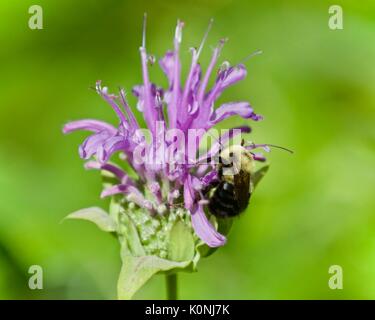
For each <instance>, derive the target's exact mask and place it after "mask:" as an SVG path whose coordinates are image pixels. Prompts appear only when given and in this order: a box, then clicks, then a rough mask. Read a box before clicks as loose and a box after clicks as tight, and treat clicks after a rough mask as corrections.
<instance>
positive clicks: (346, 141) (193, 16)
mask: <svg viewBox="0 0 375 320" xmlns="http://www.w3.org/2000/svg"><path fill="white" fill-rule="evenodd" d="M32 4H39V5H41V6H42V7H43V10H44V29H43V30H30V29H29V28H28V19H29V17H30V15H29V14H28V8H29V6H30V5H32ZM332 4H339V5H341V6H342V7H343V10H344V29H343V30H336V31H334V30H330V29H329V28H328V18H329V14H328V8H329V6H330V5H332ZM145 11H147V12H148V16H149V19H148V31H147V46H148V50H149V51H150V52H152V53H154V54H155V55H156V56H157V57H161V55H162V54H163V53H164V52H165V51H166V50H167V49H168V48H171V45H172V38H173V34H174V28H175V23H176V20H177V18H180V19H182V20H183V21H185V23H186V27H185V29H184V35H183V47H182V60H183V62H184V74H186V69H187V67H188V65H189V63H190V55H189V52H188V48H189V47H191V46H197V45H198V44H199V42H200V40H201V37H202V35H203V33H204V31H205V29H206V26H207V23H208V21H209V19H210V18H211V17H213V18H214V19H215V23H214V27H213V29H212V31H211V33H210V35H209V39H208V43H207V45H206V48H205V50H204V52H203V55H202V59H201V61H202V64H203V65H206V63H207V61H208V59H209V56H210V54H211V48H210V47H211V46H214V45H215V44H216V43H217V40H218V39H219V38H222V37H228V38H229V41H228V43H227V44H226V45H225V47H224V50H223V53H222V55H221V60H220V61H224V60H229V61H231V62H232V63H236V62H238V61H240V60H241V59H242V58H244V57H245V56H246V55H248V54H249V53H251V52H253V51H254V50H256V49H262V50H263V51H264V53H263V55H261V56H258V57H256V58H253V59H251V60H250V61H248V62H247V63H246V64H247V67H248V77H247V78H246V80H245V81H243V82H241V83H239V84H237V85H236V86H235V87H232V88H230V89H229V90H227V92H226V93H225V95H223V97H222V98H221V100H222V101H231V100H236V99H237V100H238V99H246V100H249V101H250V102H251V103H252V105H253V106H254V108H255V110H256V111H257V112H258V113H260V114H262V115H264V117H265V120H264V121H263V122H259V123H255V124H253V123H252V125H253V128H254V131H253V134H252V135H251V136H250V137H251V139H253V140H255V141H257V142H268V143H274V144H279V145H283V146H286V147H290V148H292V149H294V150H295V154H294V155H292V156H290V155H289V154H287V153H284V152H280V151H279V150H274V151H272V153H271V154H270V155H269V160H270V163H271V170H270V172H269V173H268V175H267V176H266V178H265V179H264V181H263V182H262V183H261V185H260V187H259V188H258V190H257V192H256V193H255V195H254V197H253V199H252V203H251V205H250V207H249V209H248V212H247V213H245V214H244V215H242V216H241V217H240V218H239V219H238V221H237V223H236V224H235V226H234V228H233V230H232V232H231V234H230V237H229V242H228V245H227V246H225V247H224V248H222V249H221V250H219V251H218V252H217V253H216V254H215V255H213V256H211V257H210V258H208V259H206V260H203V261H202V262H201V264H200V269H199V272H198V273H194V274H182V275H181V276H180V297H181V298H184V299H191V298H192V299H317V298H320V299H360V298H365V299H368V298H372V299H374V298H375V215H374V214H375V197H374V185H375V172H374V164H375V152H374V151H375V130H374V124H375V123H374V121H375V108H374V107H375V90H374V86H375V63H374V61H375V41H374V37H375V2H374V1H370V0H368V1H354V0H353V1H334V3H331V1H328V0H325V1H314V2H310V3H308V2H307V1H306V2H305V3H301V1H297V0H295V1H245V0H244V1H230V0H217V1H209V0H199V1H198V0H197V1H195V0H194V1H193V0H185V1H178V2H177V1H176V2H173V1H148V2H146V1H136V2H134V1H120V0H107V1H88V0H84V1H79V2H78V1H73V0H65V1H46V0H37V1H29V0H24V1H10V0H7V1H6V0H2V1H1V4H0V101H1V106H0V199H1V200H0V298H1V299H11V298H12V299H34V298H39V299H113V298H115V297H116V280H117V276H118V273H119V270H120V258H119V246H118V244H117V242H116V240H115V239H114V238H112V237H111V236H109V235H108V234H105V233H104V232H101V231H99V230H98V229H97V228H96V227H95V226H94V225H91V224H90V223H87V222H80V221H68V222H65V223H63V224H61V223H60V221H61V219H62V218H63V217H64V216H66V215H67V214H68V213H70V212H72V211H74V210H77V209H80V208H84V207H87V206H92V205H99V206H102V207H103V208H106V206H107V204H108V203H107V202H106V201H102V200H100V199H99V194H100V191H101V183H100V178H99V175H98V173H97V172H91V171H90V172H86V171H85V170H84V169H83V166H82V165H83V162H82V160H81V159H79V157H78V152H77V149H78V145H79V143H80V142H81V141H82V139H83V138H84V137H85V136H86V135H85V134H84V133H76V134H73V135H70V136H66V137H65V136H63V135H62V133H61V128H62V125H63V124H64V123H65V122H67V121H68V120H74V119H80V118H85V117H90V118H98V119H104V120H108V121H111V122H114V123H117V119H116V116H115V114H114V113H113V111H112V110H111V108H110V107H109V106H108V105H106V104H105V102H103V101H102V100H101V99H100V97H99V96H97V95H96V94H95V93H94V92H93V91H92V90H89V89H88V87H89V86H92V85H94V83H95V81H96V80H98V79H101V80H103V82H104V84H105V85H108V86H109V87H110V88H112V90H113V91H114V90H115V89H116V88H117V86H118V85H122V86H124V87H125V88H127V89H130V88H131V87H132V85H134V84H137V83H140V81H141V73H140V59H139V56H138V47H139V45H140V43H141V24H142V15H143V12H145ZM151 76H152V79H153V80H154V81H158V82H159V83H161V84H164V85H165V84H166V80H165V78H164V76H163V75H162V73H161V71H160V70H159V68H158V67H153V68H152V71H151ZM131 102H132V104H133V106H134V102H135V100H134V99H131ZM240 123H245V121H243V120H241V119H238V118H236V119H232V120H231V121H227V122H226V123H225V124H223V127H227V126H230V125H233V124H235V125H239V124H240ZM250 137H249V138H250ZM34 264H37V265H40V266H42V268H43V270H44V289H43V290H35V291H31V290H30V289H29V288H28V286H27V282H28V278H29V276H30V275H29V274H28V268H29V266H31V265H34ZM335 264H338V265H340V266H342V268H343V272H344V289H343V290H330V289H329V288H328V285H327V282H328V279H329V276H330V275H329V274H328V268H329V266H331V265H335ZM164 297H165V289H164V279H163V277H161V276H156V277H154V278H153V279H152V280H151V281H150V282H149V283H148V284H147V285H146V286H145V287H144V288H143V289H142V290H141V291H140V292H139V293H138V294H137V295H136V298H138V299H151V298H160V299H162V298H164Z"/></svg>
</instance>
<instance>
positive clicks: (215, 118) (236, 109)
mask: <svg viewBox="0 0 375 320" xmlns="http://www.w3.org/2000/svg"><path fill="white" fill-rule="evenodd" d="M233 115H239V116H241V117H242V118H246V119H247V118H252V119H254V118H255V117H258V116H256V115H255V114H254V112H253V109H252V108H251V107H250V104H249V103H248V102H230V103H225V104H223V105H221V106H220V107H219V108H217V109H216V110H215V111H214V113H213V115H212V119H211V124H212V125H214V124H217V123H218V122H220V121H223V120H225V119H227V118H228V117H230V116H233ZM254 120H255V119H254Z"/></svg>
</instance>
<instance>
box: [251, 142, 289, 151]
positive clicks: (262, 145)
mask: <svg viewBox="0 0 375 320" xmlns="http://www.w3.org/2000/svg"><path fill="white" fill-rule="evenodd" d="M248 142H249V143H250V145H249V146H248V147H251V148H252V149H255V148H262V147H263V148H264V147H271V148H277V149H281V150H284V151H287V152H289V153H294V151H293V150H290V149H288V148H285V147H281V146H278V145H275V144H270V143H262V144H255V143H254V142H250V141H248ZM266 151H267V150H266Z"/></svg>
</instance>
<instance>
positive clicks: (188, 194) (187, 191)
mask: <svg viewBox="0 0 375 320" xmlns="http://www.w3.org/2000/svg"><path fill="white" fill-rule="evenodd" d="M194 194H195V192H194V189H193V186H192V182H191V176H190V175H188V176H187V178H186V182H185V185H184V202H185V208H186V209H188V210H190V209H191V208H192V207H193V205H194V202H195V195H194Z"/></svg>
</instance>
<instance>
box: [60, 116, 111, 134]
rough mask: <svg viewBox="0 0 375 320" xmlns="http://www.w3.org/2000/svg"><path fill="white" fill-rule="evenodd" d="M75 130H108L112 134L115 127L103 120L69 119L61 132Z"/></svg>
mask: <svg viewBox="0 0 375 320" xmlns="http://www.w3.org/2000/svg"><path fill="white" fill-rule="evenodd" d="M77 130H88V131H92V132H100V131H108V132H110V133H112V134H115V133H116V129H115V127H113V126H112V125H110V124H108V123H106V122H103V121H99V120H93V119H84V120H77V121H71V122H68V123H67V124H66V125H65V126H64V128H63V132H64V133H65V134H66V133H70V132H73V131H77Z"/></svg>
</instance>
